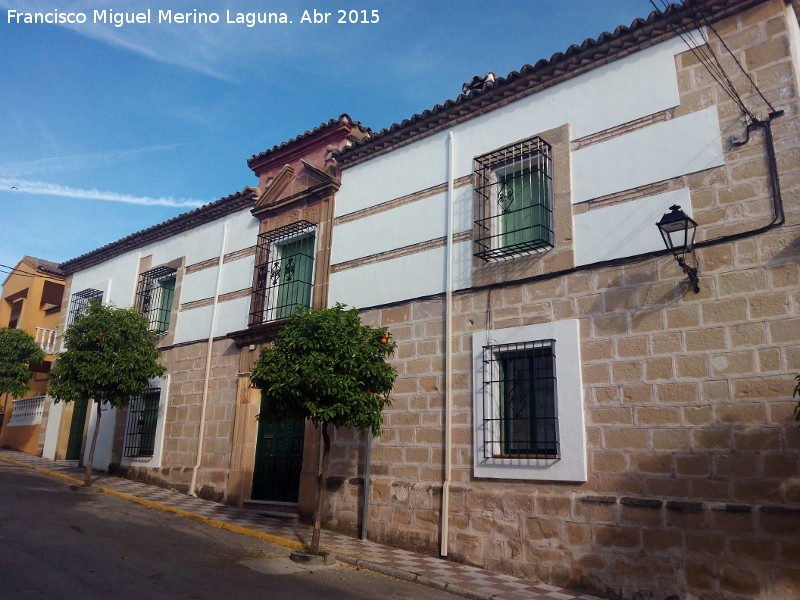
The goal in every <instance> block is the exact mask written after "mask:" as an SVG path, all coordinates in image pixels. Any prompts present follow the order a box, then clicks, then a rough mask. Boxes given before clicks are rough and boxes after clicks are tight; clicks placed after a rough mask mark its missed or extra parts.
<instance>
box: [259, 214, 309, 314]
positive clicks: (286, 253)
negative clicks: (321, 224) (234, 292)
mask: <svg viewBox="0 0 800 600" xmlns="http://www.w3.org/2000/svg"><path fill="white" fill-rule="evenodd" d="M316 228H317V226H316V225H315V224H314V223H310V222H308V221H297V222H296V223H292V224H290V225H286V226H284V227H280V228H278V229H273V230H272V231H267V232H265V233H262V234H261V235H259V236H258V245H257V246H256V268H255V277H254V284H253V299H252V303H251V308H250V324H251V325H256V324H258V323H264V322H267V321H275V320H278V319H285V318H286V317H288V316H289V315H291V314H292V312H294V310H295V309H296V308H297V307H298V306H303V307H310V306H311V290H312V289H313V286H314V255H315V246H316V244H315V233H316Z"/></svg>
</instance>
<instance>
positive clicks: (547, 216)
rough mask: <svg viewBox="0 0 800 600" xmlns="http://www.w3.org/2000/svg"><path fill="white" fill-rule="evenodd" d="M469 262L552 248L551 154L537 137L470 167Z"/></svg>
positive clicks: (512, 145) (480, 157) (480, 160)
mask: <svg viewBox="0 0 800 600" xmlns="http://www.w3.org/2000/svg"><path fill="white" fill-rule="evenodd" d="M474 168H475V170H474V182H473V185H474V189H475V199H476V208H477V215H478V219H477V220H476V221H475V225H476V236H475V250H474V254H475V256H478V257H480V258H483V259H484V260H498V259H504V258H510V257H512V256H518V255H521V254H529V253H531V252H538V251H541V250H545V249H547V248H552V247H553V195H552V185H551V183H552V170H553V169H552V152H551V148H550V145H549V144H548V143H547V142H545V141H544V140H542V139H541V138H539V137H533V138H530V139H528V140H525V141H523V142H517V143H516V144H511V145H510V146H506V147H505V148H501V149H499V150H495V151H493V152H490V153H488V154H484V155H483V156H479V157H477V158H476V159H475V161H474Z"/></svg>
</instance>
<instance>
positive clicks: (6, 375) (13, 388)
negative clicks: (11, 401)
mask: <svg viewBox="0 0 800 600" xmlns="http://www.w3.org/2000/svg"><path fill="white" fill-rule="evenodd" d="M44 358H45V355H44V352H43V351H42V349H41V348H40V347H39V344H37V343H36V340H35V339H34V338H33V337H32V336H31V335H30V334H29V333H26V332H25V331H23V330H22V329H6V328H5V327H3V328H0V394H11V395H12V396H13V397H14V398H21V397H22V396H24V395H25V393H26V392H27V391H28V390H29V389H30V387H29V386H28V381H30V379H31V377H32V376H33V373H32V372H31V370H30V367H29V365H30V364H35V363H41V362H44Z"/></svg>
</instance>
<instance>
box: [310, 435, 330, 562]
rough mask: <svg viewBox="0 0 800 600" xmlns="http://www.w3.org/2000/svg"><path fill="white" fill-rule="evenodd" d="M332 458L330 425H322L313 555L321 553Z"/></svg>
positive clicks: (312, 544)
mask: <svg viewBox="0 0 800 600" xmlns="http://www.w3.org/2000/svg"><path fill="white" fill-rule="evenodd" d="M330 456H331V436H330V434H329V433H328V424H327V423H323V424H322V464H321V465H320V467H319V477H318V478H317V502H316V506H315V507H314V532H313V534H312V535H311V546H310V547H309V551H310V552H311V553H312V554H316V553H318V552H319V533H320V529H321V528H322V502H323V500H324V499H325V486H326V485H327V482H328V461H329V459H330Z"/></svg>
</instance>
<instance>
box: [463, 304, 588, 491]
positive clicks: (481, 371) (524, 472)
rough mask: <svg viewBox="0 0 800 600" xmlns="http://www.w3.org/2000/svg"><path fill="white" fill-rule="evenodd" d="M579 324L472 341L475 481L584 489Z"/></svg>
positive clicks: (482, 335)
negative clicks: (564, 483) (569, 484)
mask: <svg viewBox="0 0 800 600" xmlns="http://www.w3.org/2000/svg"><path fill="white" fill-rule="evenodd" d="M579 324H580V323H579V321H578V319H563V320H560V321H548V322H545V323H533V324H530V325H522V326H519V327H506V328H503V329H494V330H491V331H480V332H475V333H473V334H472V364H473V367H474V372H473V398H472V409H473V427H474V445H473V447H474V449H475V451H474V453H473V473H474V475H475V477H488V478H497V479H528V480H534V481H586V477H587V470H586V464H587V460H586V434H585V429H584V407H583V384H582V378H581V336H580V327H579ZM556 350H557V351H556Z"/></svg>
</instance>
